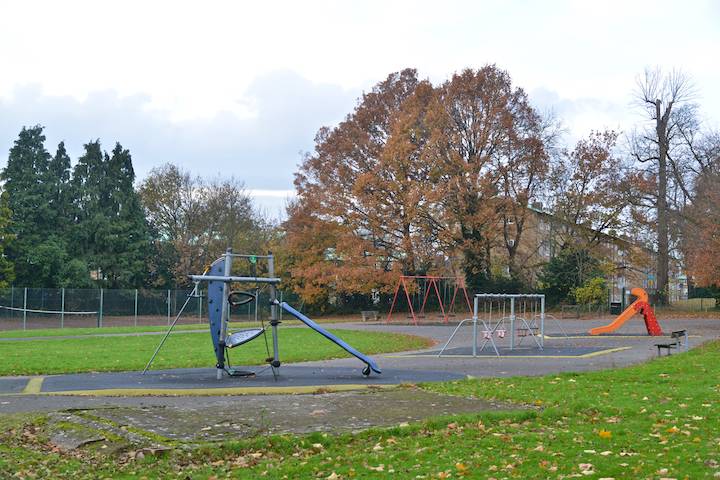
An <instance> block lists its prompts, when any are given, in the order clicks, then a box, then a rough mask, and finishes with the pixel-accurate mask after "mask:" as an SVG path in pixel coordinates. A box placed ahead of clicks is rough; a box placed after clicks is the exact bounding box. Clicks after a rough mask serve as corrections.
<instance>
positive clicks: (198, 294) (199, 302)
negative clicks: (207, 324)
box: [195, 284, 202, 323]
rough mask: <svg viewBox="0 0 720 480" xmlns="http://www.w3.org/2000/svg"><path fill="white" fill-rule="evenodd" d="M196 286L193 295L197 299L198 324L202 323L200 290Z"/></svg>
mask: <svg viewBox="0 0 720 480" xmlns="http://www.w3.org/2000/svg"><path fill="white" fill-rule="evenodd" d="M197 285H199V284H196V292H195V295H197V297H198V323H202V290H200V287H198V286H197Z"/></svg>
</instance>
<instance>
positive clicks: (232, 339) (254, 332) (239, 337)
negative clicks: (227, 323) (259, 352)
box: [225, 328, 265, 348]
mask: <svg viewBox="0 0 720 480" xmlns="http://www.w3.org/2000/svg"><path fill="white" fill-rule="evenodd" d="M263 332H265V329H264V328H248V329H246V330H239V331H237V332H233V333H232V334H230V335H228V336H227V338H226V339H225V346H226V347H227V348H235V347H239V346H240V345H242V344H244V343H247V342H249V341H250V340H254V339H256V338H257V337H259V336H260V335H262V334H263Z"/></svg>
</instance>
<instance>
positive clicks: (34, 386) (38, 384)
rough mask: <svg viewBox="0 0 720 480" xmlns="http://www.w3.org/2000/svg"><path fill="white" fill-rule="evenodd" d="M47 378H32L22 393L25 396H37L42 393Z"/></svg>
mask: <svg viewBox="0 0 720 480" xmlns="http://www.w3.org/2000/svg"><path fill="white" fill-rule="evenodd" d="M44 380H45V377H32V378H31V379H30V380H28V383H27V385H25V388H23V391H22V393H23V394H25V395H37V394H39V393H41V392H42V384H43V381H44Z"/></svg>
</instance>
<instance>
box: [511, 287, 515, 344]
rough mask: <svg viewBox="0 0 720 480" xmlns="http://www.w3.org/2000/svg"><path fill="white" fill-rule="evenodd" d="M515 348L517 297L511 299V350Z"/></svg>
mask: <svg viewBox="0 0 720 480" xmlns="http://www.w3.org/2000/svg"><path fill="white" fill-rule="evenodd" d="M514 348H515V297H510V350H512V349H514Z"/></svg>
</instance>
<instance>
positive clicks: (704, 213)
mask: <svg viewBox="0 0 720 480" xmlns="http://www.w3.org/2000/svg"><path fill="white" fill-rule="evenodd" d="M707 140H708V142H707V143H706V144H705V145H703V146H701V149H700V150H703V149H704V150H705V152H704V153H705V154H706V157H705V158H706V159H712V160H710V161H709V162H708V163H706V164H705V168H704V169H703V171H702V172H701V173H700V174H699V175H698V177H697V180H696V183H695V189H694V199H695V201H694V202H693V203H692V205H690V206H689V207H688V208H687V209H686V210H685V212H684V213H685V218H686V219H687V221H686V223H685V229H684V237H683V238H684V242H683V253H684V255H685V259H686V262H687V267H688V270H689V272H690V274H691V276H692V278H693V281H694V282H695V283H696V284H697V285H699V286H712V285H715V286H718V287H720V135H716V136H715V137H714V138H712V137H708V138H707ZM712 140H714V142H712Z"/></svg>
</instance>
